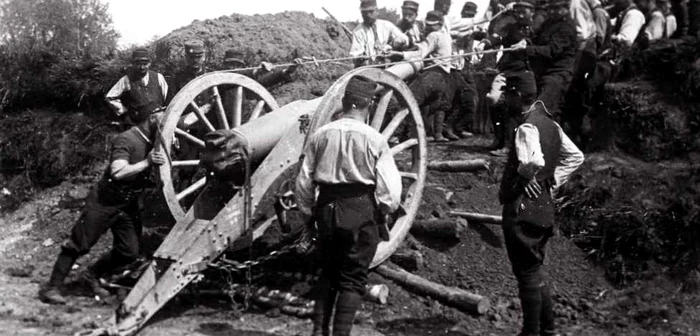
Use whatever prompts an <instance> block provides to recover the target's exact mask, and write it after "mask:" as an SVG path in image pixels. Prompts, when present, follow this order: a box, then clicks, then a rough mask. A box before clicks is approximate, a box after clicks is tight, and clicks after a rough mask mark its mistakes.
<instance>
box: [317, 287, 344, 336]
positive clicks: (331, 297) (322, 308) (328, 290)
mask: <svg viewBox="0 0 700 336" xmlns="http://www.w3.org/2000/svg"><path fill="white" fill-rule="evenodd" d="M337 296H338V292H337V291H336V290H335V289H333V288H332V287H331V286H330V285H329V284H325V283H324V284H320V285H319V289H318V293H317V298H316V303H315V304H314V313H313V322H314V329H313V332H312V333H311V335H312V336H330V334H331V317H333V306H334V305H335V299H336V298H337Z"/></svg>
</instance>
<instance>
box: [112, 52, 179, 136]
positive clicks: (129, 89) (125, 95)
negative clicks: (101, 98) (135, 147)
mask: <svg viewBox="0 0 700 336" xmlns="http://www.w3.org/2000/svg"><path fill="white" fill-rule="evenodd" d="M150 66H151V60H150V59H149V58H148V51H147V50H146V49H143V48H139V49H136V50H134V51H133V53H132V54H131V66H130V68H129V70H128V72H127V74H126V75H125V76H124V77H122V78H121V79H119V81H118V82H117V83H116V84H114V86H113V87H112V88H111V89H110V90H109V92H107V96H106V100H107V103H108V104H109V106H110V107H111V108H112V110H113V111H114V113H116V115H117V116H119V117H121V118H122V120H123V121H124V123H125V124H127V125H129V126H133V125H136V124H139V123H141V122H143V121H144V120H146V119H147V118H148V116H149V115H150V114H151V113H153V111H154V110H156V109H158V108H160V107H161V106H163V105H164V104H165V99H166V97H167V95H168V83H166V82H165V78H164V77H163V75H161V74H159V73H157V72H155V71H153V70H149V67H150Z"/></svg>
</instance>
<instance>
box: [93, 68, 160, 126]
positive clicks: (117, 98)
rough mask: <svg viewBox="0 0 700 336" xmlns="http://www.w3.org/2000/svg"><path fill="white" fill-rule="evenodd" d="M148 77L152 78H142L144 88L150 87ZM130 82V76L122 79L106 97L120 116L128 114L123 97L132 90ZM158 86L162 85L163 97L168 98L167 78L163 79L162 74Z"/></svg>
mask: <svg viewBox="0 0 700 336" xmlns="http://www.w3.org/2000/svg"><path fill="white" fill-rule="evenodd" d="M148 77H150V76H149V73H146V75H145V76H143V78H141V83H142V84H143V85H144V86H146V85H148V80H149V78H148ZM130 82H131V81H130V80H129V76H124V77H122V78H120V79H119V81H117V84H114V86H112V88H111V89H110V90H109V92H107V95H106V96H105V97H106V98H107V103H108V104H109V106H110V107H111V108H112V110H114V113H116V114H117V115H118V116H120V115H122V114H124V113H126V107H124V104H122V101H121V96H122V94H123V93H124V92H127V91H129V90H131V83H130ZM158 84H160V88H161V90H163V97H167V96H168V83H167V82H166V81H165V77H163V75H161V74H158Z"/></svg>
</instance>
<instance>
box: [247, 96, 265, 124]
mask: <svg viewBox="0 0 700 336" xmlns="http://www.w3.org/2000/svg"><path fill="white" fill-rule="evenodd" d="M264 107H265V101H264V100H260V101H258V103H257V104H255V108H254V109H253V113H251V114H250V119H248V120H253V119H257V118H258V117H260V113H262V110H263V108H264Z"/></svg>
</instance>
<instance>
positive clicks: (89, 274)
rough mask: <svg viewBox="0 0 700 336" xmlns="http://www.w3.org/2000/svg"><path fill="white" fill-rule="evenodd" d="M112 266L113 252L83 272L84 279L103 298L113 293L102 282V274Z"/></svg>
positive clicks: (95, 293)
mask: <svg viewBox="0 0 700 336" xmlns="http://www.w3.org/2000/svg"><path fill="white" fill-rule="evenodd" d="M111 266H112V254H111V253H107V254H104V255H103V256H102V257H100V259H98V260H97V261H96V262H95V263H94V264H93V265H92V266H90V267H89V268H88V270H87V271H86V272H85V273H83V275H82V279H81V280H82V281H83V283H84V284H85V286H87V287H88V288H90V290H92V294H93V295H96V296H99V297H100V298H101V299H104V298H107V297H109V296H110V295H111V294H110V292H109V291H108V290H106V289H105V288H103V287H102V284H100V276H101V275H102V274H104V273H105V272H106V271H107V270H109V269H110V268H111Z"/></svg>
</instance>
